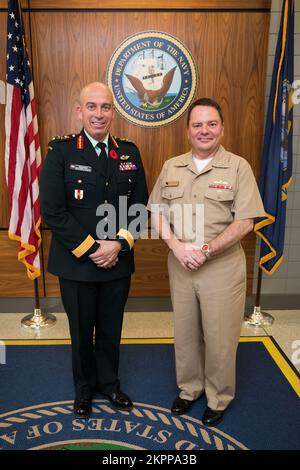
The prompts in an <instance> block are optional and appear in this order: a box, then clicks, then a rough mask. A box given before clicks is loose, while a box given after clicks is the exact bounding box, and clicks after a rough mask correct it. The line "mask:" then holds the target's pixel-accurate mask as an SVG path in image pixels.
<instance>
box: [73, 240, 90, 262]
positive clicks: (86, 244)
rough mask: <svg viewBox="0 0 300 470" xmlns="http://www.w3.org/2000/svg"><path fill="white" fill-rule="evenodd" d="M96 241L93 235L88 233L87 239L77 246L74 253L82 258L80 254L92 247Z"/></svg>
mask: <svg viewBox="0 0 300 470" xmlns="http://www.w3.org/2000/svg"><path fill="white" fill-rule="evenodd" d="M94 243H95V240H94V239H93V237H91V235H88V236H87V237H86V239H85V240H83V242H82V243H80V245H79V246H78V247H77V248H75V250H73V251H72V253H73V255H74V256H76V258H80V256H83V255H84V254H85V253H86V252H87V251H88V250H89V249H90V248H91V246H93V245H94Z"/></svg>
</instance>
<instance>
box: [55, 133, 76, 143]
mask: <svg viewBox="0 0 300 470" xmlns="http://www.w3.org/2000/svg"><path fill="white" fill-rule="evenodd" d="M75 137H76V134H67V135H56V136H55V137H53V138H52V139H51V141H50V142H53V141H56V142H65V141H67V140H71V139H74V138H75Z"/></svg>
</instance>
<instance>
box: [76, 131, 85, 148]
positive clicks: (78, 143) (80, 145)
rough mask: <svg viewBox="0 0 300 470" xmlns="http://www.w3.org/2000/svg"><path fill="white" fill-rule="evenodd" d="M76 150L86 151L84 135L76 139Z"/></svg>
mask: <svg viewBox="0 0 300 470" xmlns="http://www.w3.org/2000/svg"><path fill="white" fill-rule="evenodd" d="M76 148H77V149H78V150H83V149H84V138H83V135H78V136H77V139H76Z"/></svg>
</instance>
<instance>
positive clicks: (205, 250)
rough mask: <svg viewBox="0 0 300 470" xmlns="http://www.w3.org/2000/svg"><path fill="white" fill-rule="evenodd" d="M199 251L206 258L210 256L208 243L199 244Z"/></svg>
mask: <svg viewBox="0 0 300 470" xmlns="http://www.w3.org/2000/svg"><path fill="white" fill-rule="evenodd" d="M200 251H201V252H202V253H203V254H204V255H205V257H206V259H209V258H211V252H210V248H209V244H208V243H203V245H201V246H200Z"/></svg>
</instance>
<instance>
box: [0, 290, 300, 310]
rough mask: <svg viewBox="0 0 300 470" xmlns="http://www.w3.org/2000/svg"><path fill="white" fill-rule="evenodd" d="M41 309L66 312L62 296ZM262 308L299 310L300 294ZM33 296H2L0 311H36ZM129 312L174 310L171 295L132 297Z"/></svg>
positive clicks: (250, 302)
mask: <svg viewBox="0 0 300 470" xmlns="http://www.w3.org/2000/svg"><path fill="white" fill-rule="evenodd" d="M40 304H41V309H42V311H43V312H44V313H58V312H64V308H63V305H62V302H61V299H60V297H47V298H41V299H40ZM254 305H255V297H254V296H249V297H247V299H246V312H247V313H250V312H252V311H253V308H254ZM260 306H261V309H262V310H298V309H300V295H296V294H295V295H262V297H261V303H260ZM34 308H35V307H34V299H33V298H23V297H14V298H0V313H30V312H32V313H33V311H34ZM125 311H127V312H169V311H172V303H171V299H170V297H130V298H129V299H128V301H127V304H126V307H125Z"/></svg>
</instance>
